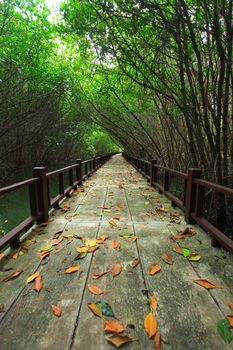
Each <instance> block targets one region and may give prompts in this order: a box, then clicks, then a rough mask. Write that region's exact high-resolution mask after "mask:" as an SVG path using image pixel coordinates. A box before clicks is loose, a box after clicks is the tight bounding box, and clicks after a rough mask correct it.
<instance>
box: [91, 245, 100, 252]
mask: <svg viewBox="0 0 233 350" xmlns="http://www.w3.org/2000/svg"><path fill="white" fill-rule="evenodd" d="M98 249H99V247H98V246H95V247H90V248H89V249H88V253H94V252H95V251H96V250H98Z"/></svg>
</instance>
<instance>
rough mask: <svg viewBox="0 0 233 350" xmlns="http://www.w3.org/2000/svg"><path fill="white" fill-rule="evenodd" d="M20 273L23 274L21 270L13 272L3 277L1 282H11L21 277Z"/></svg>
mask: <svg viewBox="0 0 233 350" xmlns="http://www.w3.org/2000/svg"><path fill="white" fill-rule="evenodd" d="M22 272H23V270H22V271H15V272H12V273H11V274H10V275H8V276H7V277H5V278H4V279H3V280H2V281H3V282H8V281H11V280H13V279H15V278H17V277H18V276H19V275H21V273H22Z"/></svg>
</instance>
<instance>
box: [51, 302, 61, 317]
mask: <svg viewBox="0 0 233 350" xmlns="http://www.w3.org/2000/svg"><path fill="white" fill-rule="evenodd" d="M51 308H52V310H53V314H54V315H55V316H57V317H60V316H61V313H62V312H61V308H60V307H58V306H57V305H54V304H51Z"/></svg>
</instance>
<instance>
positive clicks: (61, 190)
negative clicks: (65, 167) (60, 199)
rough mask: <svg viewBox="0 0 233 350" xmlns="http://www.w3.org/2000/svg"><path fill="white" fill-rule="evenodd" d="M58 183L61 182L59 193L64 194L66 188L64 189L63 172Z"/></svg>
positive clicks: (59, 175)
mask: <svg viewBox="0 0 233 350" xmlns="http://www.w3.org/2000/svg"><path fill="white" fill-rule="evenodd" d="M58 181H59V193H60V194H64V191H65V187H64V174H63V172H61V173H59V174H58Z"/></svg>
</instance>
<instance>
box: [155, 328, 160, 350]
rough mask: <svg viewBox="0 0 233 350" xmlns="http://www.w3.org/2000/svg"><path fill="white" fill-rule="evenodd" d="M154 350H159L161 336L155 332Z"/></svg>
mask: <svg viewBox="0 0 233 350" xmlns="http://www.w3.org/2000/svg"><path fill="white" fill-rule="evenodd" d="M154 342H155V350H161V334H160V332H159V331H157V332H156V334H155V337H154Z"/></svg>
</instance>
